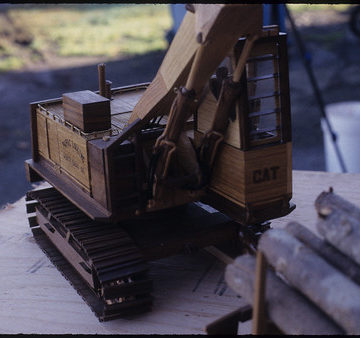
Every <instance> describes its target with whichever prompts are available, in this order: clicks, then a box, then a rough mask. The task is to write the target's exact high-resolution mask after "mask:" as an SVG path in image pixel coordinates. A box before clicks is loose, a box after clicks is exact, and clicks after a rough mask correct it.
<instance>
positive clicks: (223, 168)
mask: <svg viewBox="0 0 360 338" xmlns="http://www.w3.org/2000/svg"><path fill="white" fill-rule="evenodd" d="M244 161H245V153H244V152H243V151H241V150H239V149H236V148H234V147H232V146H230V145H227V144H223V145H222V146H221V148H220V149H219V151H218V156H217V158H216V159H215V164H214V169H213V174H212V179H211V183H210V188H211V189H214V190H215V191H216V192H218V193H220V194H221V195H223V196H229V197H232V198H233V199H235V200H236V201H238V202H240V203H244V201H245V185H244V184H245V162H244Z"/></svg>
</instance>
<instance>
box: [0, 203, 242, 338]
mask: <svg viewBox="0 0 360 338" xmlns="http://www.w3.org/2000/svg"><path fill="white" fill-rule="evenodd" d="M0 224H1V225H2V235H1V243H2V245H1V246H0V266H1V269H2V271H3V272H4V273H2V274H1V275H0V281H1V285H2V292H1V293H0V300H1V304H2V306H1V307H0V322H1V333H4V334H6V333H27V334H33V333H38V334H41V333H43V334H203V333H204V328H205V326H206V325H207V324H209V323H210V322H212V321H214V320H215V319H217V318H218V317H220V316H222V315H223V314H225V313H228V312H231V311H233V310H235V309H237V308H238V306H239V305H240V306H241V305H243V304H244V303H243V302H242V300H241V299H238V298H237V297H236V295H235V293H234V292H233V291H231V290H230V289H228V288H226V285H225V282H224V280H223V271H224V264H223V263H222V262H219V261H217V260H216V259H215V258H214V257H213V256H212V255H210V254H207V253H204V252H198V253H195V254H193V255H179V256H176V257H173V258H166V259H162V260H159V261H156V262H151V263H150V277H151V278H152V279H153V281H154V292H153V296H154V307H153V310H152V312H149V313H144V314H141V315H135V316H129V317H127V318H124V319H116V320H114V321H109V322H102V323H100V322H99V321H98V319H97V318H96V317H95V315H94V314H93V313H92V312H91V310H90V309H89V307H88V306H87V305H86V303H85V302H84V301H83V299H82V298H81V297H80V296H79V295H78V294H77V292H76V291H75V290H74V289H73V288H72V286H71V285H70V284H69V282H68V281H67V280H66V279H65V278H64V277H63V276H62V275H61V274H60V272H59V271H58V270H57V269H56V268H55V267H54V266H53V265H52V264H51V262H50V261H49V259H48V258H47V257H46V256H45V254H44V253H43V252H42V251H41V249H40V248H39V247H38V246H37V244H36V243H35V241H34V239H33V236H32V234H31V231H30V228H29V226H28V224H27V219H26V214H25V202H24V198H22V199H21V200H20V201H18V202H16V203H15V204H13V205H9V206H8V207H7V208H6V209H5V210H0ZM5 229H6V230H5ZM5 272H6V273H5Z"/></svg>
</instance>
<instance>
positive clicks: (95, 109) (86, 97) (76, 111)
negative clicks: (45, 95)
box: [63, 90, 111, 133]
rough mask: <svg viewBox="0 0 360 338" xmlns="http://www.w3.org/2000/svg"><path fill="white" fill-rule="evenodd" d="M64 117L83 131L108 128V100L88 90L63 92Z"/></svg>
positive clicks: (88, 131)
mask: <svg viewBox="0 0 360 338" xmlns="http://www.w3.org/2000/svg"><path fill="white" fill-rule="evenodd" d="M63 108H64V118H65V120H66V121H68V122H70V123H72V124H73V125H75V126H76V127H78V128H80V129H81V130H82V131H84V132H85V133H91V132H94V131H99V130H106V129H110V127H111V117H110V101H109V99H107V98H105V97H102V96H100V95H98V94H96V93H94V92H92V91H90V90H83V91H79V92H74V93H66V94H63Z"/></svg>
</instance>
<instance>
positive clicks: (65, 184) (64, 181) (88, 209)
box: [26, 158, 111, 221]
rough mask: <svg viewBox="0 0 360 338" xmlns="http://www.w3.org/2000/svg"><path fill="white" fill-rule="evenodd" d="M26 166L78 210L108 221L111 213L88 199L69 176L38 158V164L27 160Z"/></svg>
mask: <svg viewBox="0 0 360 338" xmlns="http://www.w3.org/2000/svg"><path fill="white" fill-rule="evenodd" d="M26 162H27V164H28V165H29V166H30V167H31V168H32V169H33V170H34V171H35V172H36V173H37V174H38V175H40V176H41V177H43V178H44V179H46V181H47V182H49V183H50V184H51V185H52V186H55V187H56V188H57V190H58V191H60V193H62V194H63V195H64V196H66V197H67V198H68V199H69V200H70V201H71V202H72V203H74V204H75V205H76V206H77V207H78V208H80V209H81V210H82V211H84V212H85V213H86V214H87V215H88V216H89V217H90V218H92V219H95V220H100V221H102V220H109V219H110V217H111V212H109V211H108V210H107V209H105V208H104V207H102V206H101V204H100V203H98V202H96V201H95V200H94V199H93V198H91V197H90V195H89V192H88V191H87V190H86V189H84V188H83V187H81V186H80V185H79V184H76V182H74V181H73V180H72V179H71V178H70V177H69V175H67V174H64V173H62V172H60V173H59V172H58V171H55V169H54V167H53V166H52V165H51V164H50V163H49V162H48V161H46V160H44V159H42V158H40V160H39V163H37V162H34V161H33V160H27V161H26Z"/></svg>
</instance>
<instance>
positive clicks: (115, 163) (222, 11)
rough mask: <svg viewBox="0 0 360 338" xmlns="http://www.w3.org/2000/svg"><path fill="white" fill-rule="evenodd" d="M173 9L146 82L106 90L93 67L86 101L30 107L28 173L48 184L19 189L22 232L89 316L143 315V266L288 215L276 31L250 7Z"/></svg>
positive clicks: (235, 239) (284, 93)
mask: <svg viewBox="0 0 360 338" xmlns="http://www.w3.org/2000/svg"><path fill="white" fill-rule="evenodd" d="M186 8H187V10H188V11H187V14H186V16H185V17H184V20H183V22H182V24H181V26H180V28H179V30H178V32H177V34H176V36H175V38H174V40H173V42H172V44H171V46H170V47H169V49H168V51H167V53H166V55H165V58H164V60H163V62H162V64H161V66H160V68H159V70H158V73H157V75H156V76H155V78H154V80H153V81H152V82H151V83H150V84H149V83H144V84H137V85H132V86H126V87H119V88H113V89H112V88H111V82H110V81H108V80H106V79H105V65H103V64H100V65H99V66H98V72H99V91H97V92H93V91H89V90H83V91H78V92H73V93H64V94H63V96H62V98H59V99H53V100H47V101H39V102H34V103H32V104H31V105H30V108H31V132H32V159H31V160H27V161H26V163H25V167H26V172H27V177H28V180H29V181H30V182H36V181H41V180H45V181H47V182H48V183H49V184H50V185H51V187H49V188H45V189H38V190H33V191H30V192H28V193H27V201H28V204H27V211H28V213H29V221H30V226H31V228H32V231H33V233H34V236H35V238H37V240H38V243H39V245H40V246H42V247H43V248H45V249H44V250H45V251H46V252H47V254H48V255H49V256H50V258H51V259H52V260H53V262H54V263H55V264H56V265H57V266H58V268H59V269H60V270H62V271H63V273H64V274H65V276H66V277H67V278H68V279H69V280H70V281H71V282H72V284H73V285H74V286H75V287H76V288H77V289H78V291H79V289H81V290H82V291H81V290H80V291H79V292H80V293H81V294H82V295H83V297H84V299H86V300H87V302H88V304H89V305H91V307H92V308H93V310H94V311H95V313H96V314H97V315H98V317H99V318H100V320H108V319H112V318H115V317H118V316H121V315H124V314H129V313H133V312H138V311H144V310H148V309H150V307H151V295H150V293H151V290H152V283H151V280H150V279H149V277H148V275H147V271H148V266H147V264H146V262H148V261H151V260H154V259H159V258H162V257H167V256H170V255H175V254H179V253H182V252H184V251H185V252H189V251H192V250H194V249H197V248H204V247H209V246H212V247H215V248H219V247H221V246H222V245H223V246H224V245H225V246H228V244H229V243H232V244H234V245H235V246H236V245H237V244H239V243H240V244H242V243H243V242H244V243H245V241H246V239H245V237H246V236H245V235H244V234H246V233H247V234H253V235H256V233H257V232H259V231H260V232H261V231H265V230H266V227H267V226H268V225H266V224H267V223H266V222H267V221H268V220H270V219H273V218H277V217H281V216H284V215H286V214H288V213H289V212H291V211H292V210H293V208H294V205H292V203H290V199H291V196H292V190H291V189H292V188H291V186H292V179H291V170H292V169H291V123H290V103H289V84H288V68H287V67H288V65H287V46H286V34H283V33H279V32H278V29H277V27H276V26H268V27H262V11H261V10H262V9H261V5H258V4H255V5H254V4H253V5H245V4H227V5H224V4H193V5H191V4H187V5H186ZM209 206H210V207H211V208H213V209H215V210H216V212H213V211H214V210H213V209H212V211H211V212H210V211H209ZM251 229H253V231H252V232H251V231H250V230H251ZM240 235H241V236H242V237H241V236H240ZM250 237H251V236H250ZM255 237H256V236H255ZM255 237H254V238H255ZM247 238H248V237H247ZM252 238H253V237H252ZM46 243H47V244H46ZM248 243H250V244H251V245H253V247H254V245H255V244H256V243H255V242H254V241H253V242H251V240H249V241H248ZM254 243H255V244H254ZM54 248H56V250H57V251H56V250H55V249H54ZM55 252H60V253H61V257H60V256H59V257H57V256H56V253H55ZM55 256H56V257H57V258H56V259H55V258H54V257H55ZM62 260H63V261H62ZM59 262H63V263H61V264H60V263H59ZM67 265H69V266H71V268H70V267H69V268H64V267H66V266H67ZM64 270H66V271H64ZM80 282H84V283H85V285H86V288H84V287H81V288H80V287H79V285H80ZM86 297H87V298H86Z"/></svg>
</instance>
